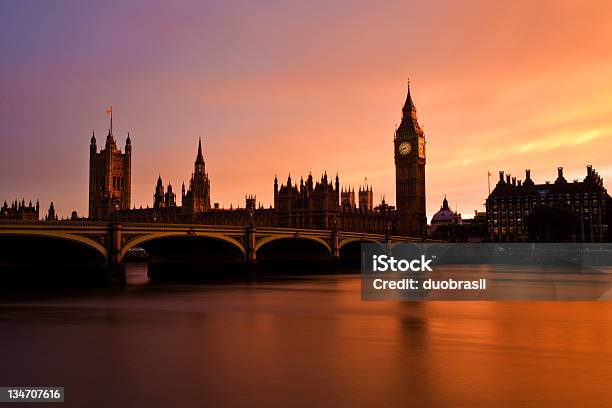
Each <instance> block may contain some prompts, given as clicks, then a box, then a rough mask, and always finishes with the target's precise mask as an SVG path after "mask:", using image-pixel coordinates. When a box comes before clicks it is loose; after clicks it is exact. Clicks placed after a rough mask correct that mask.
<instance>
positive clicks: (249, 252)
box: [244, 208, 257, 264]
mask: <svg viewBox="0 0 612 408" xmlns="http://www.w3.org/2000/svg"><path fill="white" fill-rule="evenodd" d="M248 214H249V223H248V225H247V227H246V236H245V240H244V242H245V249H246V262H247V264H254V263H255V262H256V261H257V255H256V252H255V242H256V239H257V236H256V233H257V229H256V228H255V221H254V218H255V217H254V215H255V210H254V209H253V208H249V209H248Z"/></svg>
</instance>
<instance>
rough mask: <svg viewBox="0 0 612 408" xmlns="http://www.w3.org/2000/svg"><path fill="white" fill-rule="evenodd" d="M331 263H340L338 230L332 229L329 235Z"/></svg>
mask: <svg viewBox="0 0 612 408" xmlns="http://www.w3.org/2000/svg"><path fill="white" fill-rule="evenodd" d="M331 248H332V261H340V239H339V237H338V230H337V229H335V228H334V229H333V230H332V234H331Z"/></svg>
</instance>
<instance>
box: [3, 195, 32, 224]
mask: <svg viewBox="0 0 612 408" xmlns="http://www.w3.org/2000/svg"><path fill="white" fill-rule="evenodd" d="M39 210H40V205H39V204H38V201H36V205H35V206H34V205H32V201H30V202H29V203H28V204H27V205H26V202H25V200H24V199H22V200H21V202H18V201H17V200H15V201H13V202H12V203H11V205H10V207H9V205H8V204H7V202H6V201H5V202H4V205H3V206H2V207H1V208H0V220H22V221H38V219H39Z"/></svg>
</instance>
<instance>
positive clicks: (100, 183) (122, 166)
mask: <svg viewBox="0 0 612 408" xmlns="http://www.w3.org/2000/svg"><path fill="white" fill-rule="evenodd" d="M131 176H132V141H131V140H130V134H129V133H128V135H127V139H126V141H125V153H122V152H121V150H120V149H118V148H117V143H116V142H115V137H114V135H113V117H112V112H111V119H110V127H109V129H108V134H107V136H106V143H105V145H104V148H102V149H101V150H100V151H99V152H98V148H97V146H96V136H95V134H92V136H91V143H90V145H89V218H92V219H108V218H111V217H112V216H113V214H115V213H116V212H117V211H121V210H129V208H130V196H131Z"/></svg>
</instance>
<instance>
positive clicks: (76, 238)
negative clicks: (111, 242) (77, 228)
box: [0, 230, 108, 263]
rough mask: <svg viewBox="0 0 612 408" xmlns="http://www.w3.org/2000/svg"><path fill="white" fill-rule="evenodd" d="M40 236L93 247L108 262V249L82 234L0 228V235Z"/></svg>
mask: <svg viewBox="0 0 612 408" xmlns="http://www.w3.org/2000/svg"><path fill="white" fill-rule="evenodd" d="M11 236H15V237H25V238H28V237H32V238H35V237H41V238H51V239H60V240H65V241H71V242H76V243H79V244H82V245H85V246H87V247H89V248H92V249H94V250H95V251H96V252H97V253H98V254H99V255H100V256H102V258H103V259H104V262H105V263H106V262H108V250H107V249H106V248H105V247H104V246H103V245H102V244H100V243H99V242H97V241H95V240H93V239H91V238H88V237H85V236H83V235H77V234H70V233H66V232H59V231H10V230H5V231H3V230H0V237H11Z"/></svg>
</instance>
